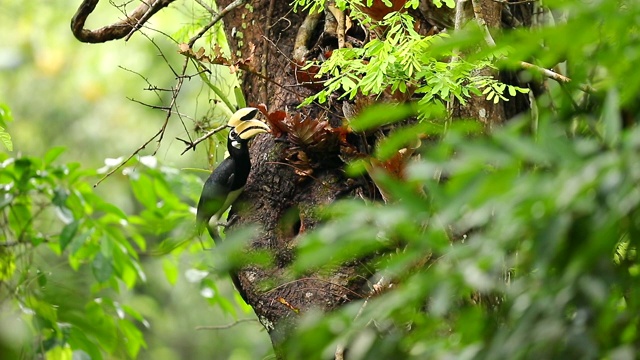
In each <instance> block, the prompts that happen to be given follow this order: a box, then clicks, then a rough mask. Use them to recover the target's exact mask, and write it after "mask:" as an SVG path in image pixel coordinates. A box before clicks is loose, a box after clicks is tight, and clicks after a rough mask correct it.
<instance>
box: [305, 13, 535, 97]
mask: <svg viewBox="0 0 640 360" xmlns="http://www.w3.org/2000/svg"><path fill="white" fill-rule="evenodd" d="M414 22H415V20H414V18H413V17H412V16H411V15H409V14H406V13H399V12H397V13H393V14H391V15H388V16H387V17H386V18H385V19H384V20H383V21H381V22H380V23H379V26H380V27H382V28H384V29H386V30H385V37H384V38H383V39H379V38H375V39H372V40H371V41H369V42H368V43H367V44H366V45H365V46H364V47H362V48H343V49H338V50H335V51H333V53H332V55H331V57H329V59H327V60H326V61H324V62H322V63H320V65H321V68H320V71H319V72H318V75H317V77H323V76H328V80H327V81H326V82H325V88H324V89H323V90H322V91H320V92H318V93H317V94H315V95H313V96H311V97H309V98H307V99H306V100H305V101H304V102H303V105H308V104H310V103H312V102H313V101H318V102H320V103H323V102H326V101H327V99H328V97H329V96H330V95H331V94H333V93H336V92H338V93H342V95H341V96H340V97H341V98H349V99H354V98H355V97H356V95H364V96H369V95H374V96H378V95H380V94H383V93H385V92H386V93H390V94H395V93H401V94H407V96H408V97H410V96H411V95H412V94H414V93H415V94H420V96H421V98H420V100H419V104H420V105H422V106H425V107H426V106H434V105H438V106H440V107H444V105H445V103H446V102H448V101H449V100H450V98H451V97H454V98H455V99H457V100H458V101H460V102H461V103H463V104H464V103H465V100H466V99H467V98H468V97H469V96H470V94H471V93H474V94H483V95H486V97H487V100H493V101H494V102H495V103H497V102H498V101H499V100H503V101H508V100H509V98H508V97H507V92H508V95H509V96H515V94H516V92H523V93H526V92H528V91H529V90H528V89H523V88H519V87H516V86H512V85H506V84H502V83H500V82H499V81H497V80H495V79H494V78H492V77H489V76H482V75H478V74H477V70H479V69H482V68H493V67H494V65H493V62H494V56H495V54H494V53H488V54H485V58H478V57H476V58H474V61H473V62H469V61H466V60H463V59H462V58H459V57H458V56H457V54H458V50H457V49H455V48H453V47H452V46H451V45H452V43H451V42H450V41H449V38H450V37H449V35H448V34H446V33H441V34H438V35H433V36H422V35H420V34H418V33H417V32H416V31H415V30H414V28H415V24H414ZM451 59H456V60H455V61H451ZM312 65H314V63H311V64H309V65H308V66H312ZM505 90H506V92H505Z"/></svg>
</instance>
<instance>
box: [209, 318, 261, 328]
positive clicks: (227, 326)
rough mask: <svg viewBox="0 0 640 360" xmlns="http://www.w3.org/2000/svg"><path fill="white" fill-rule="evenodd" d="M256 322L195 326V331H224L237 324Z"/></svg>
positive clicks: (243, 320) (241, 320)
mask: <svg viewBox="0 0 640 360" xmlns="http://www.w3.org/2000/svg"><path fill="white" fill-rule="evenodd" d="M254 321H255V322H258V319H240V320H238V321H235V322H232V323H231V324H227V325H218V326H196V330H225V329H229V328H232V327H234V326H236V325H238V324H241V323H245V322H254Z"/></svg>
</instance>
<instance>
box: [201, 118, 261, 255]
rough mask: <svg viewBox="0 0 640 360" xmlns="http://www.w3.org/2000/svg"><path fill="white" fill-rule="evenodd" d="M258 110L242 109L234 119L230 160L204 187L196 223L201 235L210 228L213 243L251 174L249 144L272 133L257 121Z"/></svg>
mask: <svg viewBox="0 0 640 360" xmlns="http://www.w3.org/2000/svg"><path fill="white" fill-rule="evenodd" d="M258 114H259V110H258V109H256V108H251V107H248V108H242V109H240V110H238V111H236V113H235V114H233V115H231V118H230V119H229V122H228V123H227V127H229V128H230V130H229V136H228V139H227V150H228V151H229V157H228V158H226V159H224V160H223V161H222V163H220V165H218V167H217V168H215V170H213V172H212V173H211V175H209V178H208V179H207V181H206V182H205V183H204V187H203V188H202V194H201V195H200V201H198V210H197V214H196V220H197V222H198V233H202V228H203V227H204V226H206V227H207V230H208V231H209V234H211V237H212V238H213V240H214V241H216V242H217V241H218V240H219V234H218V225H219V223H218V222H219V221H220V218H221V217H222V215H223V214H224V212H225V211H227V209H228V208H229V207H230V206H231V205H232V204H233V202H234V201H235V200H236V199H237V198H238V196H240V194H241V193H242V190H243V189H244V185H245V184H246V183H247V178H248V177H249V172H250V171H251V161H250V160H249V140H251V138H253V137H254V136H256V135H258V134H260V133H266V132H269V131H270V129H269V126H268V125H267V124H265V123H264V122H262V121H260V120H258V119H257V116H258Z"/></svg>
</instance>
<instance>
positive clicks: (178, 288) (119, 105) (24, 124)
mask: <svg viewBox="0 0 640 360" xmlns="http://www.w3.org/2000/svg"><path fill="white" fill-rule="evenodd" d="M79 3H80V1H79V0H74V1H71V0H59V1H26V2H25V1H21V0H4V1H2V11H0V103H4V104H6V105H8V106H9V107H10V108H11V110H12V113H13V118H14V121H13V122H11V123H9V124H8V125H9V128H8V132H9V133H10V134H11V136H12V140H13V143H14V151H13V156H18V155H26V156H34V157H40V156H43V155H44V154H45V153H46V152H47V151H48V150H50V149H51V148H54V147H64V148H65V149H66V150H65V151H64V153H63V154H62V155H61V157H60V159H59V161H60V162H64V163H70V162H77V163H79V164H80V165H81V166H82V167H83V168H88V169H98V168H101V167H103V166H104V165H105V161H107V162H109V161H110V162H113V160H109V159H117V158H123V157H127V156H129V155H130V154H131V153H132V152H134V151H135V150H136V149H137V148H138V147H139V146H141V145H142V144H144V142H145V141H147V140H148V139H149V138H150V137H151V136H153V135H154V134H155V133H156V132H157V131H158V130H159V129H160V127H161V126H162V124H163V122H164V121H165V116H166V113H165V112H163V111H162V110H158V109H152V108H150V107H147V106H144V105H141V104H140V103H139V102H143V103H147V104H151V105H156V106H162V105H167V104H168V102H169V100H170V97H171V93H170V92H161V93H160V96H158V95H157V94H156V93H154V92H153V91H149V90H148V88H149V84H152V85H154V86H157V87H159V88H164V89H170V88H171V87H173V86H175V85H176V78H175V76H174V74H173V72H172V71H171V68H170V66H171V67H173V68H174V69H176V70H177V71H179V70H180V67H181V66H182V63H183V58H182V56H181V55H180V54H178V52H177V44H176V43H175V42H173V41H171V40H169V37H168V36H167V35H169V36H171V37H173V38H174V39H177V40H179V41H180V39H185V38H188V35H189V32H188V29H189V26H190V25H193V26H194V27H196V26H197V25H198V23H199V22H201V21H206V18H205V17H204V16H203V13H202V9H201V8H193V7H192V6H198V5H197V4H196V3H195V2H189V4H188V5H187V4H185V3H182V2H177V3H174V4H172V5H171V7H170V9H165V10H164V11H161V12H160V13H159V14H157V15H156V16H154V17H153V19H152V20H151V21H150V23H148V26H149V27H150V28H147V29H145V30H144V34H145V35H146V36H145V35H143V34H141V33H137V34H135V35H134V36H133V37H132V38H131V39H130V40H129V41H128V42H124V41H112V42H108V43H104V44H83V43H80V42H78V41H77V40H76V39H75V38H74V37H73V34H72V33H71V31H70V28H69V23H70V20H71V18H72V16H73V14H74V12H75V11H76V8H77V6H78V5H79ZM211 3H212V2H211ZM135 5H136V4H130V5H129V6H130V7H129V9H132V8H133V6H135ZM212 5H213V4H212ZM118 18H122V14H121V10H120V9H118V8H116V7H115V6H114V4H113V2H107V1H102V2H100V3H99V4H98V7H97V8H96V10H95V11H94V13H93V14H92V15H91V16H90V17H89V20H88V22H87V26H86V27H87V28H90V29H95V28H98V27H101V26H104V25H107V24H109V23H112V22H114V21H115V20H116V19H118ZM151 28H152V29H151ZM153 29H158V30H161V31H162V32H163V33H164V34H163V33H160V32H158V31H154V30H153ZM185 29H186V30H185ZM209 41H222V39H221V33H220V32H217V33H215V32H214V35H212V36H211V37H210V38H209ZM161 53H162V54H163V55H164V56H160V54H161ZM213 77H214V78H215V79H216V82H217V84H218V86H220V87H221V88H222V89H223V90H224V91H226V92H229V93H231V90H230V89H231V87H232V86H233V85H234V84H235V79H234V77H233V76H232V75H230V74H228V72H226V71H225V69H219V73H215V74H213ZM212 99H213V96H212V95H211V94H210V92H209V91H208V89H207V88H206V86H203V82H202V81H201V80H200V79H198V77H197V76H196V77H195V78H192V79H191V80H185V82H184V85H183V88H182V90H181V92H180V95H179V98H178V110H179V112H180V114H182V116H181V118H182V119H183V122H181V121H180V120H179V118H178V117H177V116H175V115H174V116H172V117H171V119H170V121H169V124H168V129H167V132H166V134H165V136H164V139H163V140H162V142H161V144H160V145H159V147H158V143H157V142H155V141H154V142H152V143H151V144H149V146H147V147H146V148H145V150H143V151H142V152H141V155H151V154H152V153H154V152H156V150H157V152H156V155H155V157H156V159H157V160H158V161H159V162H160V163H161V164H164V165H167V166H170V167H173V168H176V169H180V171H184V172H197V171H196V170H194V169H202V170H207V169H209V168H210V161H209V158H208V155H209V153H208V152H207V149H206V146H200V147H199V148H198V149H197V151H189V152H187V153H186V154H184V155H180V153H181V152H182V151H183V150H184V147H185V145H184V144H183V143H182V142H180V141H178V140H176V138H177V137H180V138H184V139H186V138H187V132H190V133H191V134H192V135H193V134H194V128H195V126H196V123H198V122H199V121H202V120H203V119H205V118H207V119H209V120H211V119H214V121H215V118H216V117H219V116H223V115H224V112H222V111H220V110H217V107H216V104H215V101H212ZM221 156H222V154H221V153H220V154H216V157H217V158H220V157H221ZM199 174H201V177H202V178H204V177H205V176H206V174H207V173H206V171H201V172H199ZM97 180H98V178H97V177H96V181H97ZM96 192H97V194H98V195H100V196H102V197H103V198H105V199H108V201H110V202H112V203H114V204H116V205H117V206H119V207H120V208H122V209H123V210H125V211H127V212H135V210H136V202H135V201H134V200H133V194H132V192H131V189H130V186H129V183H128V179H127V178H126V176H124V175H122V173H121V172H116V173H115V174H114V175H113V176H111V177H110V178H108V179H107V180H106V181H104V182H102V183H101V184H100V185H99V186H98V187H97V188H96ZM192 205H193V204H192ZM50 255H51V254H47V253H42V252H40V253H37V257H36V258H35V259H34V261H39V262H44V263H47V262H52V261H58V262H59V261H63V260H64V259H63V258H58V257H54V256H50ZM206 256H208V253H207V250H203V251H200V252H199V253H198V252H182V253H181V254H180V255H176V256H174V257H173V258H172V257H171V256H169V257H166V256H165V257H163V259H162V260H160V259H159V258H154V257H153V256H149V257H147V258H145V259H144V260H143V262H144V269H145V273H146V275H147V280H146V282H145V283H144V284H141V285H137V286H136V288H135V291H127V292H122V294H121V298H120V301H122V302H123V303H126V304H129V305H130V306H133V307H134V308H136V309H138V310H139V311H140V312H141V314H142V315H143V316H144V317H145V319H146V320H147V323H148V326H147V327H146V328H144V332H145V339H146V341H147V349H143V350H142V351H141V353H140V356H139V358H140V359H256V358H265V357H266V358H269V357H271V355H270V351H271V346H270V343H269V338H268V335H267V334H266V333H265V332H264V331H261V329H262V326H261V325H260V324H259V323H258V322H257V321H256V319H255V315H254V314H253V313H252V312H251V310H250V308H249V307H248V306H244V307H243V306H239V305H236V307H237V314H238V315H237V317H236V318H234V317H232V316H230V315H229V314H228V312H224V311H221V310H220V309H219V308H217V307H216V306H212V305H211V304H210V303H209V302H207V296H210V294H207V293H206V292H202V291H201V290H200V285H199V284H200V280H201V278H200V276H202V274H201V273H200V272H199V271H198V270H195V269H190V265H189V264H193V263H194V262H197V258H198V257H206ZM194 258H196V259H195V260H194ZM167 262H172V263H173V264H174V265H175V264H177V265H178V267H177V268H178V269H179V271H178V277H177V280H176V282H175V284H170V283H169V282H168V281H167V276H166V274H165V267H166V266H165V265H166V263H167ZM48 266H57V268H58V269H60V272H59V273H58V274H56V275H55V276H51V277H50V278H49V285H48V287H49V288H54V289H55V288H58V289H60V294H59V295H60V296H69V294H71V296H73V294H74V292H75V291H80V290H78V289H79V288H81V287H82V286H83V279H82V276H78V274H75V273H74V272H73V271H72V270H71V269H70V268H69V267H68V266H67V265H66V264H64V263H63V262H61V263H59V264H51V263H48ZM216 285H217V288H218V290H219V291H224V292H227V293H228V294H230V295H229V296H230V297H233V295H232V294H233V292H234V291H235V290H234V289H233V287H232V285H231V284H230V282H229V281H226V280H221V281H220V282H219V283H217V284H216ZM237 298H238V297H237V296H236V299H237ZM3 300H6V299H0V337H1V338H3V339H4V340H3V341H4V342H8V343H11V342H13V343H16V344H17V343H19V342H20V341H25V340H27V341H28V340H29V339H25V338H23V337H22V336H23V334H26V333H27V332H26V331H24V329H25V326H26V325H25V324H21V323H20V320H19V319H18V318H17V317H16V316H15V313H13V312H12V311H10V310H9V309H8V308H7V307H6V306H5V305H2V304H4V303H5V301H3ZM237 303H241V300H238V301H237ZM239 319H251V320H250V321H243V322H239V323H238V324H237V325H235V326H233V327H230V328H228V329H219V330H196V328H197V327H198V326H221V325H228V324H231V323H234V322H235V321H237V320H239ZM245 334H251V336H245ZM0 357H1V356H0ZM2 358H4V357H2Z"/></svg>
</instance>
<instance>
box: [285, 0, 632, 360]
mask: <svg viewBox="0 0 640 360" xmlns="http://www.w3.org/2000/svg"><path fill="white" fill-rule="evenodd" d="M545 4H546V5H550V6H552V9H554V10H558V9H562V10H563V11H566V13H567V14H568V15H569V17H568V19H569V21H568V22H566V23H561V22H559V23H558V24H556V25H555V26H541V27H539V28H535V29H527V30H519V31H505V32H504V33H503V34H499V35H498V34H496V35H495V36H496V38H495V40H496V43H497V47H496V48H492V49H485V50H483V51H481V52H480V53H479V54H477V55H476V56H469V57H468V58H467V59H466V60H465V61H467V62H468V63H469V64H474V65H475V64H479V62H478V61H480V62H484V61H487V59H495V58H496V56H497V55H495V54H501V55H500V56H499V58H501V59H502V60H501V62H500V64H499V65H500V66H501V67H503V68H506V69H510V70H515V71H521V70H522V69H521V68H520V67H519V62H520V61H528V62H534V63H536V64H538V65H540V66H542V67H544V68H551V67H553V66H555V65H556V64H557V63H558V62H560V61H565V60H566V66H567V67H568V70H567V73H568V74H569V75H570V76H571V79H572V81H571V82H570V83H568V84H565V85H562V86H558V85H557V84H554V83H553V82H552V81H551V80H547V84H548V88H547V93H546V94H544V95H542V96H540V97H539V98H538V99H537V101H536V103H535V104H534V106H535V107H536V110H537V112H536V114H535V115H531V114H522V115H521V116H520V117H518V118H517V119H513V120H511V121H510V122H509V123H508V124H506V125H505V126H504V127H501V128H498V129H496V130H495V131H494V132H493V133H491V134H483V133H482V132H481V129H478V128H477V127H476V128H475V129H474V128H473V127H469V126H468V125H467V124H466V123H458V122H446V123H444V125H442V124H435V123H434V124H431V123H428V122H426V121H425V122H424V124H420V125H412V126H413V127H411V128H408V130H409V131H403V130H404V129H402V130H400V131H396V132H395V133H394V135H393V136H396V137H397V138H398V139H396V140H394V141H386V142H381V143H380V144H379V145H378V148H377V149H376V151H375V153H374V156H376V157H378V158H379V159H380V160H385V159H387V158H388V157H389V155H390V154H395V153H396V152H397V151H398V150H399V149H400V148H402V147H403V146H405V145H404V144H406V143H409V142H410V141H411V140H412V139H414V137H415V133H416V132H420V133H422V134H424V135H426V137H427V139H429V140H428V141H424V143H423V146H422V147H421V148H420V152H421V158H420V159H417V160H414V161H413V162H412V163H411V164H409V165H408V167H407V169H406V176H405V178H404V179H397V178H395V177H391V176H389V175H386V174H385V173H384V172H382V171H380V172H371V173H370V175H371V176H372V178H373V180H374V181H375V183H376V184H377V185H378V186H380V187H383V188H384V189H385V190H386V191H387V192H388V194H389V196H390V198H391V201H390V202H389V203H387V204H383V203H380V202H366V201H356V200H348V201H340V202H338V203H336V204H333V205H331V206H329V207H328V208H326V209H324V211H323V213H324V214H325V222H324V225H322V226H320V227H319V228H316V229H315V230H314V231H311V232H308V233H307V234H305V236H304V237H303V238H302V239H300V242H299V244H300V245H299V247H298V256H297V258H296V261H295V263H294V264H293V265H292V271H295V272H301V273H305V272H308V271H309V270H310V269H316V270H317V269H323V268H325V267H326V268H328V269H330V268H332V267H335V266H336V265H337V264H340V263H342V262H345V261H354V259H355V258H357V259H363V261H367V262H368V263H369V264H370V267H369V268H370V269H372V273H371V274H370V279H369V280H370V285H371V287H374V286H373V285H374V284H375V285H376V287H377V288H378V290H377V291H372V290H371V289H369V290H363V293H362V296H363V299H362V300H361V301H357V302H354V303H351V304H349V305H348V306H346V307H344V308H341V309H339V310H338V311H336V312H334V313H332V314H329V315H327V314H318V313H311V314H306V315H305V316H303V317H302V318H301V319H300V322H299V324H300V326H299V328H298V329H297V330H296V332H295V334H293V335H291V336H290V337H289V338H288V341H287V343H286V344H285V349H286V351H287V352H288V354H289V355H290V356H291V358H300V357H305V358H308V357H309V354H314V355H313V356H312V358H329V357H332V356H333V354H334V353H335V351H336V348H337V347H338V345H342V346H345V347H346V349H347V354H348V356H349V358H353V359H378V358H413V359H432V358H455V359H531V358H533V359H537V358H540V359H543V358H544V359H564V358H610V359H614V358H619V359H633V358H636V357H637V356H638V353H640V348H639V347H638V344H639V343H640V338H639V335H638V332H637V326H638V324H639V323H640V316H639V315H638V314H640V291H639V290H638V286H637V284H638V281H639V279H638V276H640V271H639V270H638V269H640V259H639V258H638V257H637V248H638V246H639V245H640V244H639V240H640V193H639V192H638V184H640V165H639V164H640V141H638V139H640V128H639V127H638V122H639V121H640V107H639V106H638V93H639V89H638V87H639V86H640V85H638V84H640V81H638V76H640V72H638V71H637V69H635V67H634V64H637V63H638V61H639V60H640V52H638V51H637V50H638V46H637V45H638V41H639V40H640V28H639V27H638V23H637V14H639V13H640V3H637V2H630V1H609V2H588V3H584V2H580V1H571V0H558V1H553V2H545ZM554 14H557V12H556V13H554ZM396 16H397V15H396ZM549 16H553V15H552V14H550V13H549ZM612 18H615V19H616V24H611V26H609V25H607V24H608V22H607V21H605V20H606V19H612ZM387 20H390V19H389V18H388V19H387ZM594 24H598V25H594ZM387 25H388V26H392V24H390V23H387ZM406 33H408V30H406ZM435 41H437V43H436V42H435ZM482 42H483V40H482V34H481V33H480V32H477V30H475V29H469V30H468V31H466V32H461V33H459V34H456V35H454V36H452V37H450V38H439V39H437V40H436V39H434V42H432V43H430V44H429V46H430V47H436V50H437V51H441V50H442V49H453V48H457V49H459V50H460V51H461V52H464V51H465V50H466V49H472V48H474V47H475V46H477V44H478V43H482ZM416 44H417V43H412V46H416ZM541 45H544V46H541ZM430 47H426V48H424V49H423V51H416V52H414V53H413V54H414V55H411V56H424V53H428V52H429V51H431V50H430ZM371 48H373V49H374V50H376V51H378V52H377V53H375V55H374V56H378V57H382V58H385V59H386V61H382V62H379V61H378V59H373V56H372V54H371V51H372V50H371ZM365 51H369V52H370V53H368V54H367V53H365ZM399 51H402V47H398V48H393V49H392V48H388V49H387V48H385V45H384V43H383V42H380V43H378V44H374V45H371V46H370V47H369V49H367V50H365V49H357V50H354V49H346V50H344V52H343V53H340V52H338V54H337V57H336V59H333V58H334V56H336V53H335V52H334V54H333V55H332V57H331V59H330V60H329V61H327V63H326V64H325V66H328V68H331V66H334V64H333V63H331V61H334V60H335V61H336V63H335V64H337V63H338V62H339V63H340V66H338V65H335V68H333V69H334V70H335V69H341V70H340V71H334V72H326V74H327V75H329V76H336V77H338V78H340V80H335V81H334V82H332V79H331V78H330V80H329V81H328V85H329V86H334V88H333V89H332V90H331V91H336V90H338V89H339V90H340V91H344V96H352V95H353V94H355V92H354V89H356V87H358V89H357V90H355V91H363V89H365V86H368V87H367V88H366V89H374V88H375V89H376V90H377V91H380V90H384V89H385V88H384V86H391V84H392V83H393V81H397V80H399V79H404V81H406V82H407V83H409V84H412V83H411V81H413V80H414V79H415V78H416V77H417V78H419V77H420V76H422V75H421V74H420V71H419V70H414V71H413V76H411V77H409V76H407V73H406V72H404V68H403V67H401V66H398V63H396V62H394V61H395V60H396V58H401V59H402V61H408V59H409V58H411V56H409V55H406V56H403V57H399V56H398V55H397V52H399ZM341 52H342V51H341ZM356 52H359V53H357V54H356ZM380 54H382V55H380ZM440 54H442V53H440ZM391 56H393V58H391ZM369 57H371V59H372V61H371V62H370V63H369V64H365V63H364V62H362V61H357V59H358V58H360V59H362V58H369ZM389 58H391V59H392V60H394V61H389V60H388V59H389ZM347 59H348V60H347ZM349 62H352V63H355V64H352V63H349ZM371 63H374V64H377V65H375V68H373V70H374V72H373V73H369V72H367V71H365V70H363V68H364V67H365V66H369V65H370V64H371ZM384 64H386V65H384ZM421 64H422V65H424V62H421ZM443 64H444V63H443ZM443 66H444V65H443ZM447 66H449V64H447ZM460 66H463V65H460ZM468 66H471V65H468ZM409 68H410V67H409ZM451 69H453V68H451ZM439 70H440V71H441V72H444V75H442V74H440V75H441V76H445V77H447V76H450V75H448V71H449V70H450V69H449V68H441V69H439ZM354 71H357V74H358V75H357V76H355V77H353V76H352V77H350V76H351V75H350V74H352V72H354ZM380 72H382V73H384V74H385V75H384V76H382V80H381V82H380V81H378V82H376V81H377V80H375V79H376V77H377V76H378V75H377V74H378V73H380ZM463 73H464V72H460V74H463ZM519 75H520V76H523V77H524V78H528V79H532V80H533V79H535V80H536V81H542V79H540V78H539V75H538V74H536V73H526V72H521V73H520V74H519ZM344 79H348V80H344ZM356 79H358V80H357V81H356ZM449 79H450V77H449ZM385 81H388V82H386V83H385ZM362 83H365V84H362ZM425 83H426V84H429V85H431V84H433V83H434V81H433V80H432V79H430V80H429V81H425ZM435 83H436V84H437V83H438V81H437V80H436V81H435ZM445 83H446V82H445ZM462 83H463V82H460V83H457V85H451V87H452V88H454V87H455V86H457V87H458V88H459V87H460V86H461V84H462ZM472 83H473V82H472ZM336 84H338V85H336ZM413 84H417V83H413ZM475 85H476V86H477V88H478V89H481V90H482V92H484V93H485V94H488V95H489V96H490V98H489V100H493V101H494V102H498V101H499V99H501V96H502V95H505V94H509V95H511V96H513V95H514V94H515V93H514V92H517V91H519V90H520V89H517V88H509V87H506V86H504V85H502V84H500V83H498V82H495V80H491V79H489V78H482V79H478V80H477V81H476V82H475ZM586 85H589V86H591V87H592V89H591V90H590V91H591V92H590V93H585V92H584V91H583V89H584V88H585V87H586ZM376 86H378V87H377V88H376ZM397 88H398V89H400V85H398V86H397ZM444 88H446V85H443V89H444ZM428 91H431V94H433V96H432V97H431V98H430V99H429V100H428V101H427V102H428V103H431V102H432V101H433V100H434V99H435V100H438V99H440V101H446V100H447V98H446V97H443V96H441V95H442V94H441V93H438V91H434V90H428ZM451 91H452V90H450V91H449V94H450V93H451ZM457 91H460V90H459V89H458V90H457ZM373 93H374V92H372V94H373ZM491 94H493V95H491ZM454 96H456V95H454ZM423 101H424V99H423ZM409 109H414V111H417V112H421V111H424V108H423V107H422V106H410V105H407V106H401V107H393V106H384V107H382V108H374V109H372V110H370V111H365V112H363V113H362V114H361V116H360V117H358V118H356V119H354V120H353V121H352V122H351V124H352V125H353V127H354V128H355V129H358V130H364V129H372V128H375V127H377V126H379V125H382V124H387V123H389V122H393V121H395V119H400V118H403V117H404V116H406V114H407V110H409ZM374 113H378V114H384V117H383V118H381V117H380V116H378V117H376V116H374V115H373V114H374ZM350 170H351V173H352V174H353V173H354V172H355V173H356V174H358V175H362V174H363V173H362V172H363V171H364V167H362V166H351V168H350ZM357 171H360V173H357Z"/></svg>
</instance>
